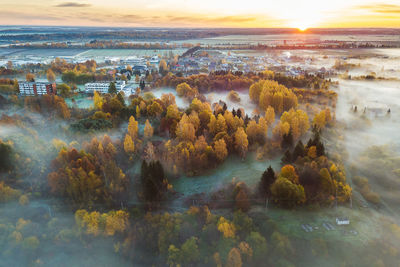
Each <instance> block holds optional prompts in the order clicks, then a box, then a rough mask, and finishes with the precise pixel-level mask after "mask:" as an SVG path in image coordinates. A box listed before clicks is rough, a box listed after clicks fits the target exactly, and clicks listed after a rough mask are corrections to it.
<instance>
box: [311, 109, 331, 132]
mask: <svg viewBox="0 0 400 267" xmlns="http://www.w3.org/2000/svg"><path fill="white" fill-rule="evenodd" d="M331 120H332V117H331V112H330V110H329V109H328V108H327V109H325V110H322V111H321V112H320V113H318V114H316V115H315V117H314V119H313V122H312V125H313V127H315V128H316V129H317V130H321V129H324V128H325V126H326V124H327V123H329V122H330V121H331Z"/></svg>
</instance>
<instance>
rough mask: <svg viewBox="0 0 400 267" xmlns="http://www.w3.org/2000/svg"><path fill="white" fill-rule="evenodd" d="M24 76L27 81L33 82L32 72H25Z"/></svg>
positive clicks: (33, 75)
mask: <svg viewBox="0 0 400 267" xmlns="http://www.w3.org/2000/svg"><path fill="white" fill-rule="evenodd" d="M25 78H26V81H27V82H34V81H35V78H36V77H35V74H33V73H27V74H26V76H25Z"/></svg>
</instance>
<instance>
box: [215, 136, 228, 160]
mask: <svg viewBox="0 0 400 267" xmlns="http://www.w3.org/2000/svg"><path fill="white" fill-rule="evenodd" d="M214 151H215V155H216V157H217V159H218V160H219V161H220V162H223V161H224V160H225V158H226V157H227V156H228V150H227V149H226V143H225V141H224V139H219V140H217V141H215V143H214Z"/></svg>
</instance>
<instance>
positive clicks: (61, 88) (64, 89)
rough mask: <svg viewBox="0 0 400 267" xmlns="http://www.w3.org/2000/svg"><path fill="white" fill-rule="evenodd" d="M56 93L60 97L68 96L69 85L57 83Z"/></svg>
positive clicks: (69, 91)
mask: <svg viewBox="0 0 400 267" xmlns="http://www.w3.org/2000/svg"><path fill="white" fill-rule="evenodd" d="M57 93H58V94H59V95H60V96H62V97H68V96H69V95H70V93H71V87H69V86H68V85H67V84H65V83H62V84H57Z"/></svg>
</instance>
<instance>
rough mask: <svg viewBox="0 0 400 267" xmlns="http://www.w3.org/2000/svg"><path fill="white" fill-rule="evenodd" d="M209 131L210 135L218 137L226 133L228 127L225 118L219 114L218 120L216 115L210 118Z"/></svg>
mask: <svg viewBox="0 0 400 267" xmlns="http://www.w3.org/2000/svg"><path fill="white" fill-rule="evenodd" d="M208 129H209V130H210V133H212V134H213V135H216V134H218V133H221V132H226V130H227V126H226V121H225V118H224V116H222V115H221V114H218V118H215V116H214V115H212V116H211V117H210V123H209V124H208Z"/></svg>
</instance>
